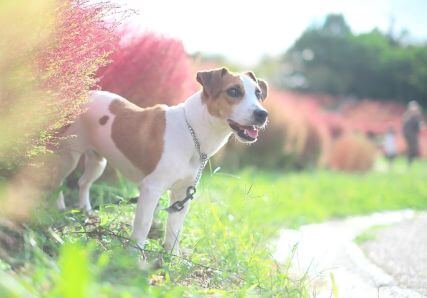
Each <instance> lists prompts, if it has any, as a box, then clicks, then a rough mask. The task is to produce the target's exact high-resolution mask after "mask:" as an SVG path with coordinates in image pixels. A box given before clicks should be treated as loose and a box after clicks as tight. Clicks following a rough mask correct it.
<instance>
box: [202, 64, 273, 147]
mask: <svg viewBox="0 0 427 298" xmlns="http://www.w3.org/2000/svg"><path fill="white" fill-rule="evenodd" d="M197 81H198V82H199V83H200V84H201V85H202V87H203V93H202V100H203V102H204V103H205V104H206V105H207V109H208V111H209V113H210V114H211V115H212V116H214V117H217V118H220V119H223V120H224V121H225V122H226V123H227V124H228V125H229V126H230V128H231V130H232V131H233V133H234V135H235V136H236V138H237V139H238V140H239V141H241V142H244V143H253V142H255V141H256V140H257V138H258V132H259V129H260V128H262V127H264V126H265V125H266V123H267V116H268V113H267V111H266V110H265V109H264V108H263V106H262V102H263V101H264V100H265V98H266V97H267V89H268V86H267V83H266V82H265V81H263V80H261V79H258V78H256V76H255V75H254V74H253V73H252V72H246V73H241V74H233V73H230V72H229V71H228V69H226V68H219V69H213V70H209V71H201V72H198V73H197Z"/></svg>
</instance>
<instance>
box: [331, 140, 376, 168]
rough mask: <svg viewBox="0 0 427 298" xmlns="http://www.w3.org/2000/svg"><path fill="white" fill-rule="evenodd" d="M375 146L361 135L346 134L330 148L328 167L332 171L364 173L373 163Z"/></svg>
mask: <svg viewBox="0 0 427 298" xmlns="http://www.w3.org/2000/svg"><path fill="white" fill-rule="evenodd" d="M375 155H376V150H375V146H374V145H373V144H372V142H371V141H369V140H368V139H367V138H366V137H365V136H363V135H356V134H348V135H345V136H342V137H341V138H339V139H337V140H336V141H335V142H334V143H333V145H332V148H331V153H330V160H329V166H330V167H331V168H332V169H334V170H340V171H354V172H365V171H368V170H370V169H371V168H372V166H373V164H374V161H375Z"/></svg>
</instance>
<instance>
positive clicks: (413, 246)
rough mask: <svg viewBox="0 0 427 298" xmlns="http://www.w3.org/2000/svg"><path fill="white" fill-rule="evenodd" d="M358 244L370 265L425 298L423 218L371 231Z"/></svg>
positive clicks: (426, 226) (426, 233)
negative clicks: (363, 240)
mask: <svg viewBox="0 0 427 298" xmlns="http://www.w3.org/2000/svg"><path fill="white" fill-rule="evenodd" d="M373 234H374V238H373V239H372V240H369V241H366V242H364V243H362V244H361V247H362V250H363V251H364V252H365V254H366V255H367V256H368V258H369V259H370V260H372V262H374V263H375V264H377V265H378V266H379V267H381V268H383V269H384V271H385V272H387V273H388V274H390V275H392V276H393V277H394V279H395V280H396V281H397V282H398V283H399V284H400V285H403V286H405V287H407V288H411V289H415V290H416V291H417V292H419V293H421V294H422V295H425V296H427V215H426V214H419V215H416V216H415V217H414V218H412V219H409V220H405V221H403V222H401V223H399V224H395V225H392V226H389V227H385V228H383V229H379V230H377V231H375V232H374V233H373Z"/></svg>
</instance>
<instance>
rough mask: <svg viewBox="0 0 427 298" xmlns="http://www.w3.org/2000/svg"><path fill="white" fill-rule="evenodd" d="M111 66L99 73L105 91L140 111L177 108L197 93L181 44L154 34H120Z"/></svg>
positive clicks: (128, 31)
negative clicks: (163, 105) (156, 106)
mask: <svg viewBox="0 0 427 298" xmlns="http://www.w3.org/2000/svg"><path fill="white" fill-rule="evenodd" d="M121 37H122V38H121V41H120V43H119V45H118V47H117V49H116V50H115V51H114V53H113V54H112V55H111V57H110V59H111V60H112V63H111V64H109V65H108V66H106V67H104V68H102V69H101V70H100V71H99V72H98V76H99V78H100V81H99V85H100V87H101V88H102V89H103V90H106V91H110V92H114V93H117V94H119V95H121V96H123V97H125V98H127V99H129V100H130V101H132V102H134V103H135V104H137V105H139V106H141V107H147V106H151V105H153V104H157V103H166V104H175V103H178V102H181V101H182V100H184V99H185V98H186V97H187V96H189V95H190V94H191V92H192V91H193V90H194V83H193V80H194V79H193V76H192V73H191V67H190V60H189V58H188V57H187V54H186V52H185V50H184V47H183V45H182V43H181V42H180V41H178V40H175V39H172V38H167V37H163V36H160V35H157V34H154V33H145V34H135V33H132V31H131V29H130V28H127V29H124V30H123V31H122V32H121Z"/></svg>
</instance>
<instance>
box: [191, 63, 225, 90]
mask: <svg viewBox="0 0 427 298" xmlns="http://www.w3.org/2000/svg"><path fill="white" fill-rule="evenodd" d="M227 73H230V72H229V71H228V69H227V68H225V67H222V68H217V69H212V70H208V71H199V72H198V73H197V76H196V79H197V82H199V83H200V85H202V87H203V93H204V95H205V96H207V97H216V96H217V95H218V94H219V93H220V92H221V88H222V78H223V77H224V76H225V75H226V74H227Z"/></svg>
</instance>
